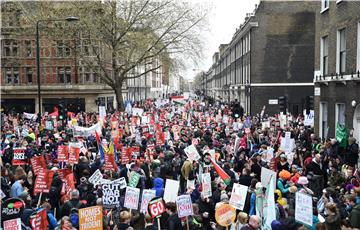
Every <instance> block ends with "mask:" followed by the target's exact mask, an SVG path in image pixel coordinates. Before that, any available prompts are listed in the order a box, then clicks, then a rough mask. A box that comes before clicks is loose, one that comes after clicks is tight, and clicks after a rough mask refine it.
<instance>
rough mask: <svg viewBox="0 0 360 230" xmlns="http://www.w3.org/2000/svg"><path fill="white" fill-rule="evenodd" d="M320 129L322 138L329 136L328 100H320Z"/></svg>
mask: <svg viewBox="0 0 360 230" xmlns="http://www.w3.org/2000/svg"><path fill="white" fill-rule="evenodd" d="M319 114H320V117H319V130H320V133H319V134H320V138H327V133H328V121H327V120H328V107H327V103H326V102H320V113H319Z"/></svg>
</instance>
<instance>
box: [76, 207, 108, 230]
mask: <svg viewBox="0 0 360 230" xmlns="http://www.w3.org/2000/svg"><path fill="white" fill-rule="evenodd" d="M79 227H80V230H102V229H103V211H102V207H101V206H93V207H88V208H82V209H79Z"/></svg>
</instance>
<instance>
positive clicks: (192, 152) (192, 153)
mask: <svg viewBox="0 0 360 230" xmlns="http://www.w3.org/2000/svg"><path fill="white" fill-rule="evenodd" d="M184 151H185V153H186V156H187V157H188V158H189V159H190V160H193V161H198V160H200V159H201V157H200V155H199V153H198V151H197V150H196V148H195V146H194V145H190V146H188V147H187V148H185V149H184Z"/></svg>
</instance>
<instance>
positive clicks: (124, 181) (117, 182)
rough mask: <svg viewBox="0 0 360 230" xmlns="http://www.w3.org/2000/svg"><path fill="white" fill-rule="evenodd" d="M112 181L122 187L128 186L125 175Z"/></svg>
mask: <svg viewBox="0 0 360 230" xmlns="http://www.w3.org/2000/svg"><path fill="white" fill-rule="evenodd" d="M112 183H116V184H119V185H120V189H123V188H126V186H127V184H126V179H125V177H120V178H118V179H116V180H113V181H112Z"/></svg>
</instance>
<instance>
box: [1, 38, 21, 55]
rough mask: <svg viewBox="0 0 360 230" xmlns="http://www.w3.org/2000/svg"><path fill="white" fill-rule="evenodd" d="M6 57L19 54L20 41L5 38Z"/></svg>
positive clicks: (4, 52)
mask: <svg viewBox="0 0 360 230" xmlns="http://www.w3.org/2000/svg"><path fill="white" fill-rule="evenodd" d="M3 41H4V42H3V54H4V57H16V56H17V55H18V43H17V41H14V40H3Z"/></svg>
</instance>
